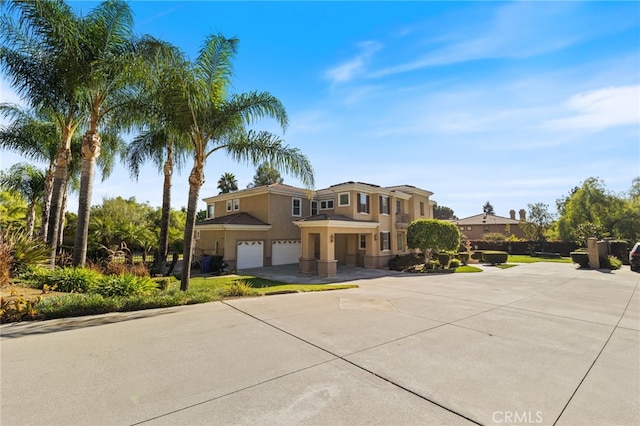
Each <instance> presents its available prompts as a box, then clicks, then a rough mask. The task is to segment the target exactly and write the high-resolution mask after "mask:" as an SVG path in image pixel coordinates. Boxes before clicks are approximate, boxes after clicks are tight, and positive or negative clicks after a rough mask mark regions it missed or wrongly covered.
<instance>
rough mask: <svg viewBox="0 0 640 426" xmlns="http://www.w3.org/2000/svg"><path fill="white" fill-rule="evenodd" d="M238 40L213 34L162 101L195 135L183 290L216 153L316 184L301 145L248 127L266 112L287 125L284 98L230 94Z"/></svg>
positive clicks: (178, 124) (181, 127) (177, 121)
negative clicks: (201, 196) (267, 165)
mask: <svg viewBox="0 0 640 426" xmlns="http://www.w3.org/2000/svg"><path fill="white" fill-rule="evenodd" d="M237 45H238V40H237V39H235V38H231V39H227V38H225V37H223V36H221V35H213V36H209V37H208V38H207V39H206V41H205V43H204V46H203V47H202V49H201V50H200V54H199V55H198V57H197V59H196V60H195V61H194V62H193V63H191V64H188V66H185V67H184V68H183V69H182V70H180V71H179V74H178V75H177V79H178V80H179V82H178V83H177V84H173V85H170V86H168V87H167V88H166V90H165V91H164V93H163V96H162V102H163V103H165V105H167V108H166V109H167V111H170V112H171V115H170V116H169V117H168V119H169V121H170V122H171V124H172V126H173V127H174V128H175V129H177V130H179V131H181V132H183V133H184V134H187V135H189V139H190V142H191V148H192V155H193V168H192V170H191V173H190V175H189V197H188V204H187V220H186V224H185V235H184V254H183V271H182V280H181V283H180V289H181V290H187V289H188V288H189V278H190V274H191V257H192V253H191V246H192V243H193V230H194V226H195V220H196V213H197V203H198V198H199V194H200V188H201V187H202V185H203V183H204V165H205V162H206V160H207V158H209V157H210V156H211V155H212V154H214V153H215V152H218V151H225V152H226V153H227V154H228V156H229V157H231V158H232V159H233V160H236V161H243V162H247V163H251V164H254V165H257V164H258V163H260V162H264V161H268V162H269V163H270V164H271V165H272V166H273V167H274V168H279V169H283V170H285V171H286V172H288V173H291V174H294V175H295V176H298V177H300V179H301V180H302V182H303V183H304V184H305V185H307V186H309V187H311V186H313V183H314V177H313V169H312V168H311V164H310V163H309V161H308V159H307V157H305V156H304V155H302V154H301V153H300V151H299V150H298V149H295V148H290V147H288V146H286V145H283V141H282V140H281V139H280V138H278V137H277V136H275V135H273V134H270V133H268V132H256V131H253V130H250V131H247V130H246V128H245V126H246V125H247V124H250V123H252V122H253V121H254V120H256V119H259V118H263V117H272V118H275V119H276V120H277V121H278V122H279V124H280V125H281V127H282V128H283V129H284V128H286V126H287V121H288V120H287V114H286V111H285V109H284V106H283V105H282V103H281V102H280V101H279V100H278V99H277V98H275V97H274V96H272V95H271V94H269V93H266V92H251V93H247V94H240V95H233V96H231V95H229V93H228V90H229V87H230V84H231V75H232V66H231V60H232V58H233V56H234V55H235V53H236V50H237Z"/></svg>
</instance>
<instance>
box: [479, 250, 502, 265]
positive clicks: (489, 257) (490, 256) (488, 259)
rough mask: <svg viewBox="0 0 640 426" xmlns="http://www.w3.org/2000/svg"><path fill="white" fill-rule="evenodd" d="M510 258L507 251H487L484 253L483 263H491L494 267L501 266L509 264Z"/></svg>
mask: <svg viewBox="0 0 640 426" xmlns="http://www.w3.org/2000/svg"><path fill="white" fill-rule="evenodd" d="M508 257H509V253H507V252H506V251H488V250H485V251H483V252H482V262H484V263H490V264H492V265H501V264H503V263H507V258H508Z"/></svg>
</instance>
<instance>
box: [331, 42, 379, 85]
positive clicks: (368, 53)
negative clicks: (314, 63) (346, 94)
mask: <svg viewBox="0 0 640 426" xmlns="http://www.w3.org/2000/svg"><path fill="white" fill-rule="evenodd" d="M358 47H359V48H360V53H359V54H358V55H356V57H355V58H353V59H351V60H350V61H348V62H345V63H343V64H342V65H338V66H337V67H334V68H331V69H329V70H327V71H326V72H325V77H326V78H327V79H329V80H331V81H332V82H333V83H345V82H347V81H350V80H351V79H353V78H354V77H355V76H356V75H359V74H361V73H362V71H363V69H364V68H365V67H366V65H367V64H368V63H369V61H370V60H371V58H372V57H373V55H374V54H375V53H376V52H377V51H378V50H380V49H381V48H382V44H380V43H378V42H376V41H365V42H362V43H359V45H358Z"/></svg>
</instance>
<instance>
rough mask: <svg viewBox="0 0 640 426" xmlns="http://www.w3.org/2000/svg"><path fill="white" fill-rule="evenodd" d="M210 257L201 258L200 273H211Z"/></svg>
mask: <svg viewBox="0 0 640 426" xmlns="http://www.w3.org/2000/svg"><path fill="white" fill-rule="evenodd" d="M211 259H212V257H211V256H202V262H201V264H200V272H202V273H203V274H205V273H207V272H211Z"/></svg>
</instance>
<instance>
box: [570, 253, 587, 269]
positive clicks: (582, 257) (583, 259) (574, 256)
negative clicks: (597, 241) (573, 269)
mask: <svg viewBox="0 0 640 426" xmlns="http://www.w3.org/2000/svg"><path fill="white" fill-rule="evenodd" d="M571 260H572V261H573V263H577V264H578V265H580V267H581V268H588V267H589V254H588V253H586V252H584V251H572V252H571Z"/></svg>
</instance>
